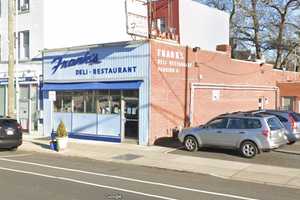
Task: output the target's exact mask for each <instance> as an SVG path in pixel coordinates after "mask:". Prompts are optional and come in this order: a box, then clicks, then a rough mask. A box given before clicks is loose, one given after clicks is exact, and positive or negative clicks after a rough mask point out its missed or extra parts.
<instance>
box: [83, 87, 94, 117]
mask: <svg viewBox="0 0 300 200" xmlns="http://www.w3.org/2000/svg"><path fill="white" fill-rule="evenodd" d="M84 103H85V112H86V113H96V108H95V107H96V104H95V92H94V91H89V92H86V95H85V101H84Z"/></svg>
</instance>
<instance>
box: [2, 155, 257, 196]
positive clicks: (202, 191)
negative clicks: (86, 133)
mask: <svg viewBox="0 0 300 200" xmlns="http://www.w3.org/2000/svg"><path fill="white" fill-rule="evenodd" d="M0 160H3V161H8V162H14V163H22V164H28V165H34V166H39V167H45V168H50V169H58V170H64V171H70V172H78V173H83V174H89V175H95V176H102V177H108V178H114V179H119V180H125V181H131V182H138V183H144V184H149V185H157V186H163V187H168V188H174V189H179V190H186V191H191V192H197V193H202V194H209V195H214V196H221V197H228V198H233V199H241V200H259V199H254V198H249V197H244V196H238V195H232V194H226V193H219V192H210V191H206V190H199V189H194V188H187V187H182V186H176V185H170V184H165V183H159V182H152V181H144V180H140V179H134V178H127V177H122V176H115V175H109V174H103V173H95V172H89V171H83V170H78V169H71V168H64V167H58V166H51V165H45V164H39V163H33V162H27V161H20V160H12V159H6V158H0Z"/></svg>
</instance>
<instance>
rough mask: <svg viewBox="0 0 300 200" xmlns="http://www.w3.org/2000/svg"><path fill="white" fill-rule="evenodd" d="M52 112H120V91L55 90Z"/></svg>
mask: <svg viewBox="0 0 300 200" xmlns="http://www.w3.org/2000/svg"><path fill="white" fill-rule="evenodd" d="M72 102H73V110H72ZM54 112H76V113H98V114H120V112H121V91H120V90H111V91H109V90H96V91H87V92H81V91H74V92H57V93H56V101H55V102H54Z"/></svg>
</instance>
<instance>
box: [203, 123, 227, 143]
mask: <svg viewBox="0 0 300 200" xmlns="http://www.w3.org/2000/svg"><path fill="white" fill-rule="evenodd" d="M227 122H228V119H227V118H216V119H213V120H211V121H210V122H208V123H207V124H206V125H205V126H204V129H203V131H202V133H201V135H200V137H201V140H202V144H203V145H205V146H219V145H220V142H221V141H222V140H220V135H221V134H222V133H223V131H225V130H226V126H227Z"/></svg>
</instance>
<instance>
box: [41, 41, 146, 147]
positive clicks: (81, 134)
mask: <svg viewBox="0 0 300 200" xmlns="http://www.w3.org/2000/svg"><path fill="white" fill-rule="evenodd" d="M149 57H150V56H149V45H148V43H145V42H123V43H114V44H104V45H99V46H86V47H78V48H72V49H59V50H51V51H45V52H44V55H43V74H44V83H43V88H42V90H43V95H44V100H43V103H44V105H43V107H44V135H50V134H51V132H52V131H53V130H54V131H55V130H56V128H57V126H58V124H59V122H60V121H63V122H64V124H65V126H66V128H67V130H68V131H69V136H70V137H73V138H79V139H93V140H104V141H113V142H122V141H125V140H133V141H136V142H137V143H139V144H142V145H146V144H148V131H149V128H148V121H149V120H148V118H149V108H148V105H149V76H148V74H149V70H150V68H149Z"/></svg>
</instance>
